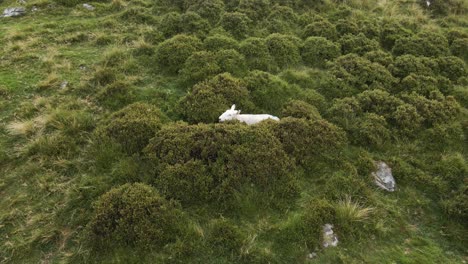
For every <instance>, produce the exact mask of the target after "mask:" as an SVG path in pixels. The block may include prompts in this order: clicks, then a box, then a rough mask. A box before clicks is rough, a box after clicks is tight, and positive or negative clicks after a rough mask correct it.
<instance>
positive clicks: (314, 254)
mask: <svg viewBox="0 0 468 264" xmlns="http://www.w3.org/2000/svg"><path fill="white" fill-rule="evenodd" d="M307 257H308V258H309V259H313V258H316V257H317V253H315V252H312V253H310V254H309V255H307Z"/></svg>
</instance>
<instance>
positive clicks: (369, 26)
mask: <svg viewBox="0 0 468 264" xmlns="http://www.w3.org/2000/svg"><path fill="white" fill-rule="evenodd" d="M357 23H358V26H359V32H362V33H364V35H365V36H366V37H368V38H370V39H377V40H379V38H380V35H381V25H380V24H381V23H380V21H379V20H378V19H376V18H362V19H358V21H357Z"/></svg>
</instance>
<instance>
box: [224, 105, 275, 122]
mask: <svg viewBox="0 0 468 264" xmlns="http://www.w3.org/2000/svg"><path fill="white" fill-rule="evenodd" d="M240 112H241V110H236V105H235V104H234V105H232V106H231V109H228V110H226V112H224V113H223V114H222V115H221V116H219V122H224V121H228V120H239V121H241V122H244V123H246V124H247V125H253V124H257V123H260V122H262V121H263V120H267V119H272V120H276V121H279V118H278V117H276V116H272V115H267V114H262V115H241V114H240Z"/></svg>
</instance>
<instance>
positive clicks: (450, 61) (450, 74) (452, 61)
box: [437, 56, 468, 82]
mask: <svg viewBox="0 0 468 264" xmlns="http://www.w3.org/2000/svg"><path fill="white" fill-rule="evenodd" d="M437 64H438V66H439V68H438V72H439V73H440V74H441V75H442V76H444V77H447V78H448V79H450V80H451V81H454V82H455V81H457V80H458V79H459V78H461V77H463V76H467V75H468V71H467V70H466V66H465V62H463V60H462V59H460V58H458V57H454V56H451V57H439V58H437Z"/></svg>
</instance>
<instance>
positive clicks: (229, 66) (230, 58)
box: [216, 49, 247, 76]
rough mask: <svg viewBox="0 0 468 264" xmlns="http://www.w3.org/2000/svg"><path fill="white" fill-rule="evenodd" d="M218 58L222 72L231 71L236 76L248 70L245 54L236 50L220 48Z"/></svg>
mask: <svg viewBox="0 0 468 264" xmlns="http://www.w3.org/2000/svg"><path fill="white" fill-rule="evenodd" d="M216 59H217V61H218V65H219V66H220V68H221V71H222V72H229V73H231V74H233V75H235V76H241V75H243V74H244V73H245V72H246V71H247V65H246V62H245V57H244V55H242V54H240V53H239V52H237V51H236V50H233V49H227V50H220V51H218V52H217V53H216Z"/></svg>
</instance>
